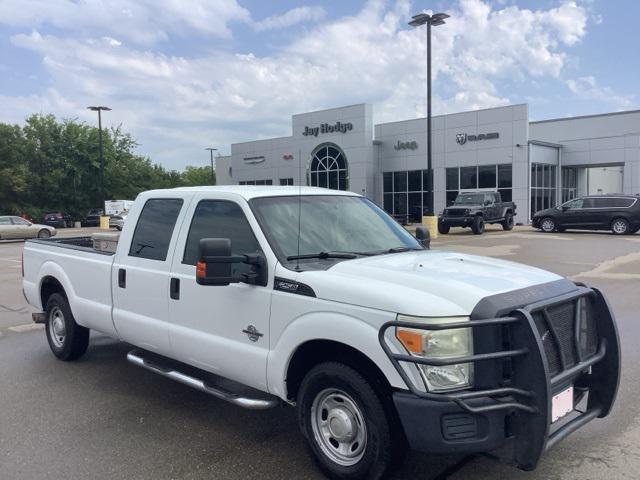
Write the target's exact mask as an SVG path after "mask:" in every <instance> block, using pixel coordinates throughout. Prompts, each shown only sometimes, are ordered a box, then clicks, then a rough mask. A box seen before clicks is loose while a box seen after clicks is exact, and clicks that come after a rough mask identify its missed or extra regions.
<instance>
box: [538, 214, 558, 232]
mask: <svg viewBox="0 0 640 480" xmlns="http://www.w3.org/2000/svg"><path fill="white" fill-rule="evenodd" d="M540 230H542V231H543V232H546V233H551V232H554V231H555V230H556V222H554V221H553V218H550V217H545V218H543V219H542V220H541V221H540Z"/></svg>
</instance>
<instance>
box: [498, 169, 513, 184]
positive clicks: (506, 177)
mask: <svg viewBox="0 0 640 480" xmlns="http://www.w3.org/2000/svg"><path fill="white" fill-rule="evenodd" d="M512 172H513V167H512V166H511V164H507V165H498V188H511V187H512V186H513V173H512Z"/></svg>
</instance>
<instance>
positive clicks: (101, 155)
mask: <svg viewBox="0 0 640 480" xmlns="http://www.w3.org/2000/svg"><path fill="white" fill-rule="evenodd" d="M87 108H88V109H89V110H92V111H94V112H98V138H99V143H100V197H101V199H102V214H103V215H105V214H106V212H105V209H104V208H105V207H104V200H105V199H104V153H103V151H102V111H103V110H104V111H105V112H110V111H111V109H110V108H109V107H103V106H98V107H87Z"/></svg>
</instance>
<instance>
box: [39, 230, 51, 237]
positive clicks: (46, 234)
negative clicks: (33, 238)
mask: <svg viewBox="0 0 640 480" xmlns="http://www.w3.org/2000/svg"><path fill="white" fill-rule="evenodd" d="M49 237H51V232H50V231H49V230H47V229H46V228H43V229H42V230H40V231H39V232H38V238H49Z"/></svg>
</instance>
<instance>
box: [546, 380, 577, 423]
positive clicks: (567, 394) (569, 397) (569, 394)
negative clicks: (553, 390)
mask: <svg viewBox="0 0 640 480" xmlns="http://www.w3.org/2000/svg"><path fill="white" fill-rule="evenodd" d="M572 411H573V387H569V388H567V389H566V390H563V391H562V392H560V393H558V394H557V395H554V396H553V398H552V399H551V423H553V422H555V421H557V420H560V419H561V418H562V417H564V416H565V415H567V414H568V413H571V412H572Z"/></svg>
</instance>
